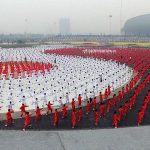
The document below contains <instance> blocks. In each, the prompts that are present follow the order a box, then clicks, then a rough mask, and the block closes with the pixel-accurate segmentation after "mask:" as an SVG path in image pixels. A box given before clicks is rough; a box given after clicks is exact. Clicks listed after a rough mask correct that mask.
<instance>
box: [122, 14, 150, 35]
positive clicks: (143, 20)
mask: <svg viewBox="0 0 150 150" xmlns="http://www.w3.org/2000/svg"><path fill="white" fill-rule="evenodd" d="M122 31H123V32H124V34H125V35H134V36H150V14H146V15H141V16H137V17H134V18H131V19H129V20H127V21H126V23H125V25H124V27H123V29H122Z"/></svg>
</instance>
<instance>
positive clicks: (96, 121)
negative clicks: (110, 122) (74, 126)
mask: <svg viewBox="0 0 150 150" xmlns="http://www.w3.org/2000/svg"><path fill="white" fill-rule="evenodd" d="M94 119H95V125H96V126H97V125H98V121H99V114H98V112H97V111H95V113H94Z"/></svg>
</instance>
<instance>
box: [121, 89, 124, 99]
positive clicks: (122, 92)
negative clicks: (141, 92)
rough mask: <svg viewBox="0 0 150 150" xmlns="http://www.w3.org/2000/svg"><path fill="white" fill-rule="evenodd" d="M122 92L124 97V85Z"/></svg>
mask: <svg viewBox="0 0 150 150" xmlns="http://www.w3.org/2000/svg"><path fill="white" fill-rule="evenodd" d="M121 94H122V98H123V97H124V87H122V91H121Z"/></svg>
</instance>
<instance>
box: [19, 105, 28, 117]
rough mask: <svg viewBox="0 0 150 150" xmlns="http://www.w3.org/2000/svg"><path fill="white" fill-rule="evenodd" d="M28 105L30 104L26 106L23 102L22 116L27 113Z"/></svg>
mask: <svg viewBox="0 0 150 150" xmlns="http://www.w3.org/2000/svg"><path fill="white" fill-rule="evenodd" d="M26 107H28V106H26V105H24V104H22V106H21V107H20V109H21V117H22V116H23V115H24V114H25V113H26Z"/></svg>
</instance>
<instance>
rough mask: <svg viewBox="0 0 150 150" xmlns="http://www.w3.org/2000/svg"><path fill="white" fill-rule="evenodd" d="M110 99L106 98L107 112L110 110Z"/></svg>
mask: <svg viewBox="0 0 150 150" xmlns="http://www.w3.org/2000/svg"><path fill="white" fill-rule="evenodd" d="M111 106H112V104H111V100H108V103H107V112H109V111H110V110H111Z"/></svg>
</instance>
